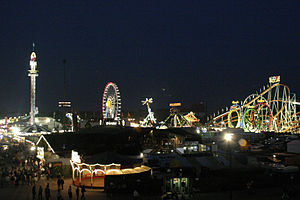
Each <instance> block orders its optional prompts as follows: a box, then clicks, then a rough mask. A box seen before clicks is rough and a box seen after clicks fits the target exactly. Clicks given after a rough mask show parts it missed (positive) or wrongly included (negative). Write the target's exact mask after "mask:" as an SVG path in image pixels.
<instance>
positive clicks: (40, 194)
mask: <svg viewBox="0 0 300 200" xmlns="http://www.w3.org/2000/svg"><path fill="white" fill-rule="evenodd" d="M42 199H43V188H42V186H41V185H40V188H39V193H38V200H42Z"/></svg>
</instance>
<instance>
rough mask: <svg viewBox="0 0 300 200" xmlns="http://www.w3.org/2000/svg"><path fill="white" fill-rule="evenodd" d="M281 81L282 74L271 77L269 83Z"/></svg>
mask: <svg viewBox="0 0 300 200" xmlns="http://www.w3.org/2000/svg"><path fill="white" fill-rule="evenodd" d="M279 82H280V76H271V77H269V83H279Z"/></svg>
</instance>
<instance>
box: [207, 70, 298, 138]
mask: <svg viewBox="0 0 300 200" xmlns="http://www.w3.org/2000/svg"><path fill="white" fill-rule="evenodd" d="M298 104H299V103H297V101H296V94H293V93H291V92H290V88H289V87H288V86H286V85H284V84H281V83H280V76H272V77H270V78H269V84H268V86H267V87H263V90H262V91H261V92H260V93H255V94H251V95H249V96H248V97H246V98H245V100H244V101H242V102H239V101H233V102H232V106H231V107H230V109H226V110H225V112H224V113H222V114H220V115H218V116H215V117H214V118H212V119H211V120H210V122H209V123H208V125H209V126H210V127H212V128H216V129H217V128H221V129H222V128H226V127H229V128H242V129H244V131H247V132H280V133H300V112H297V109H296V105H298Z"/></svg>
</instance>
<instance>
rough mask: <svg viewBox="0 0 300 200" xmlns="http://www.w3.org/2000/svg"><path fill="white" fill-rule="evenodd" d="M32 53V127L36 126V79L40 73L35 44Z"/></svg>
mask: <svg viewBox="0 0 300 200" xmlns="http://www.w3.org/2000/svg"><path fill="white" fill-rule="evenodd" d="M32 47H33V49H32V53H31V56H30V63H29V65H30V70H28V71H29V73H28V76H30V85H31V89H30V125H34V123H35V115H36V113H37V108H36V107H35V96H36V81H35V78H36V77H37V76H38V71H37V70H36V67H37V62H36V54H35V52H34V43H33V44H32Z"/></svg>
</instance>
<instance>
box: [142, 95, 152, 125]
mask: <svg viewBox="0 0 300 200" xmlns="http://www.w3.org/2000/svg"><path fill="white" fill-rule="evenodd" d="M150 103H153V99H152V98H149V99H148V98H146V100H144V101H142V104H143V105H147V110H148V115H147V116H146V117H145V119H144V120H143V121H141V122H140V124H141V126H142V127H152V126H154V125H155V124H156V118H155V117H154V112H152V110H151V108H150Z"/></svg>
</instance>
